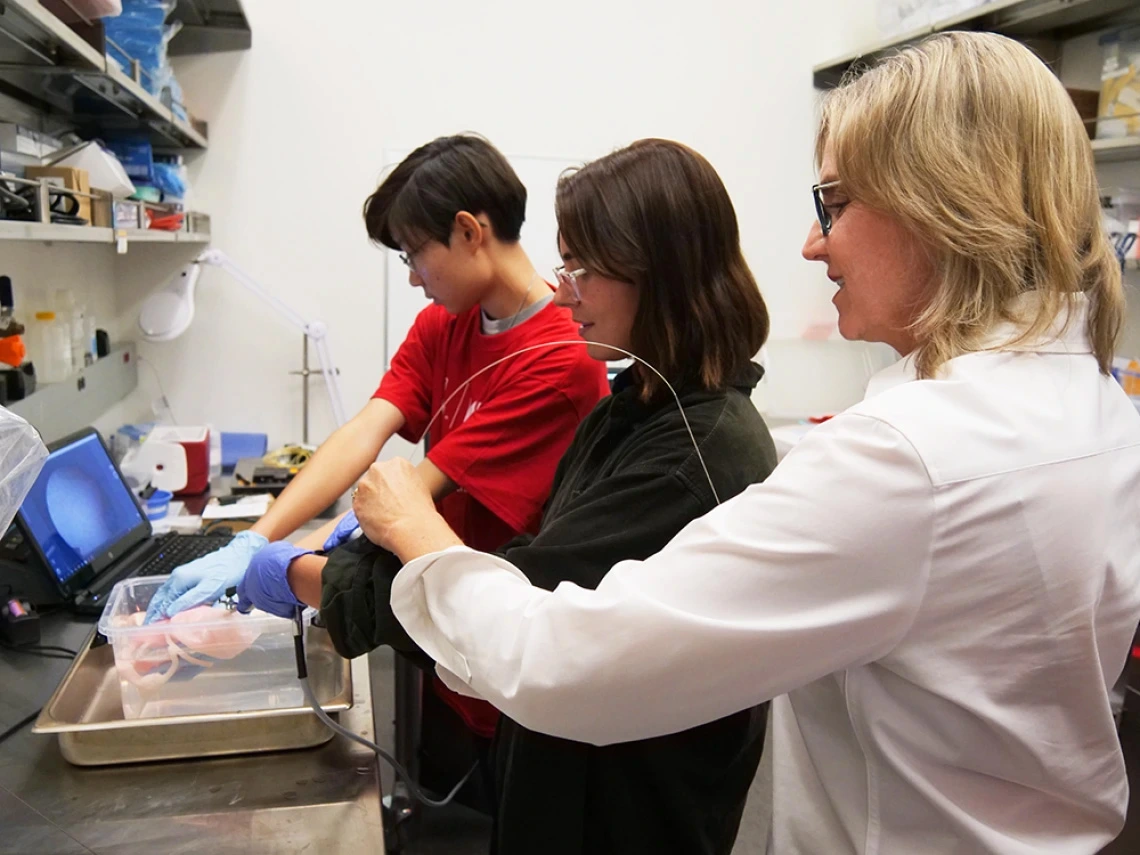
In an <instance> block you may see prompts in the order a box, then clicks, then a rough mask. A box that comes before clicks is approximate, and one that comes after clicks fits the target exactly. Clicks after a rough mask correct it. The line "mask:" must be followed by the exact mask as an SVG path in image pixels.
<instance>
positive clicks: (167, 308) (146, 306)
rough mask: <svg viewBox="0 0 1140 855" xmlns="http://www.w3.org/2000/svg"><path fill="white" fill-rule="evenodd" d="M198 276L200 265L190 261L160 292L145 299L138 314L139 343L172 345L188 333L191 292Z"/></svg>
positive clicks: (190, 320) (191, 301) (191, 310)
mask: <svg viewBox="0 0 1140 855" xmlns="http://www.w3.org/2000/svg"><path fill="white" fill-rule="evenodd" d="M201 272H202V266H201V264H199V263H198V262H197V261H192V262H191V263H190V264H188V265H186V266H185V267H183V268H182V269H181V270H180V271H178V273H176V274H175V275H174V276H173V277H172V278H171V279H170V281H169V282H167V283H166V285H165V286H164V287H163V289H162V290H161V291H157V292H155V293H154V294H151V295H150V296H149V297H147V298H146V301H145V302H144V303H143V305H142V310H141V311H140V312H139V331H140V332H141V333H142V336H143V339H145V340H146V341H172V340H173V339H176V338H178V336H180V335H182V333H184V332H186V330H187V329H189V327H190V323H191V322H192V321H193V320H194V290H195V287H196V286H197V284H198V276H199V275H200V274H201Z"/></svg>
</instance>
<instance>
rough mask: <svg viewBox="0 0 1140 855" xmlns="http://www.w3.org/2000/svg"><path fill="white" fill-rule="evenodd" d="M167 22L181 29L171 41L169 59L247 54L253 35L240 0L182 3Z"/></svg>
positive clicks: (196, 0)
mask: <svg viewBox="0 0 1140 855" xmlns="http://www.w3.org/2000/svg"><path fill="white" fill-rule="evenodd" d="M170 20H172V21H181V22H182V29H181V30H179V31H178V35H176V36H175V37H174V38H173V39H171V40H170V55H171V56H184V55H186V54H196V53H218V52H220V51H231V50H249V48H250V46H251V44H252V42H253V34H252V33H251V32H250V29H249V21H248V20H246V17H245V11H244V10H243V9H242V7H241V2H240V0H184V2H182V3H179V4H178V5H177V6H175V7H174V11H173V12H172V13H171V14H170Z"/></svg>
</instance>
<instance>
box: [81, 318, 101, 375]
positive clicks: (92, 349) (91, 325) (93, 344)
mask: <svg viewBox="0 0 1140 855" xmlns="http://www.w3.org/2000/svg"><path fill="white" fill-rule="evenodd" d="M83 346H84V348H85V350H84V352H83V364H84V365H93V364H94V363H95V360H96V359H98V358H99V345H98V338H97V337H96V329H95V315H94V314H92V313H91V312H84V314H83Z"/></svg>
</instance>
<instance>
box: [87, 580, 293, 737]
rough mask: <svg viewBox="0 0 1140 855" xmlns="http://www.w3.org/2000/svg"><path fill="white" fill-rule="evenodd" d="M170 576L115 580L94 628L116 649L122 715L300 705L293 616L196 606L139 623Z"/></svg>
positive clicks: (194, 712)
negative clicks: (161, 618)
mask: <svg viewBox="0 0 1140 855" xmlns="http://www.w3.org/2000/svg"><path fill="white" fill-rule="evenodd" d="M168 578H169V577H167V576H146V577H143V578H139V579H126V580H124V581H122V582H119V583H118V584H117V585H115V587H114V589H113V590H112V591H111V595H110V597H109V598H108V601H107V605H106V607H105V608H104V610H103V616H102V617H101V618H100V619H99V631H100V632H101V633H103V635H105V636H106V637H107V639H108V641H110V643H111V645H112V647H113V648H114V651H115V669H116V671H117V673H118V677H119V688H120V690H121V692H122V700H123V716H124V718H128V719H138V718H159V717H162V716H172V715H198V714H210V713H230V712H239V711H244V710H272V709H284V708H288V707H298V706H302V705H303V704H304V695H303V694H302V692H301V685H300V683H298V682H297V666H296V661H295V659H294V655H293V622H292V621H290V620H287V619H285V618H279V617H275V616H273V615H269V614H266V613H265V612H262V611H258V610H256V609H255V610H254V611H253V612H251V613H250V614H248V615H243V614H239V613H238V612H236V611H233V610H231V609H228V608H225V607H224V606H199V607H198V608H195V609H189V610H187V611H185V612H181V613H179V614H177V615H175V616H174V617H173V618H171V619H170V620H165V621H156V622H155V623H152V624H149V625H146V626H144V625H143V618H144V617H145V615H146V609H147V606H148V605H149V604H150V600H151V597H153V596H154V594H155V593H156V592H157V591H158V589H159V588H160V587H162V584H163V582H165V581H166V580H167V579H168Z"/></svg>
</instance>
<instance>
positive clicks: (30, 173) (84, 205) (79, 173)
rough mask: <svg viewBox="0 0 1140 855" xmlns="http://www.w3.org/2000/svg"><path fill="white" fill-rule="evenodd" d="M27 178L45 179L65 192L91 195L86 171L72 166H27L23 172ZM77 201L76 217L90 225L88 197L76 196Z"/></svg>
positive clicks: (91, 219) (89, 199) (89, 202)
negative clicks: (72, 191)
mask: <svg viewBox="0 0 1140 855" xmlns="http://www.w3.org/2000/svg"><path fill="white" fill-rule="evenodd" d="M24 175H25V176H27V177H28V178H46V179H47V180H48V183H49V184H55V185H57V186H59V187H63V188H64V189H65V190H75V191H76V192H77V193H85V194H90V193H91V183H90V181H89V180H88V177H87V170H86V169H77V168H76V167H74V166H29V167H28V168H27V169H25V170H24ZM76 198H77V199H78V200H79V210H78V211H77V212H76V216H77V217H82V218H83V219H85V220H86V221H87V225H91V224H92V222H93V220H94V218H93V216H92V213H91V197H90V195H85V196H76Z"/></svg>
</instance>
